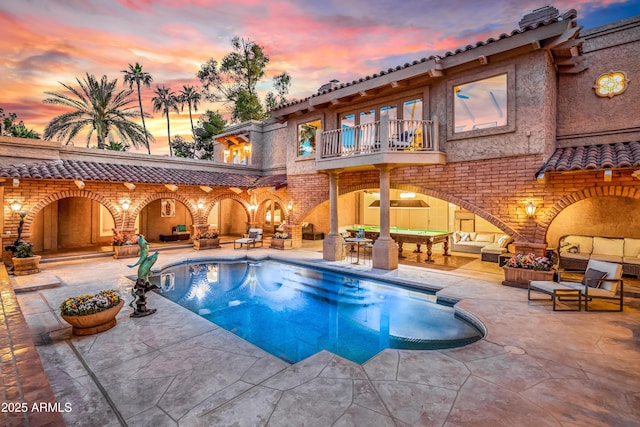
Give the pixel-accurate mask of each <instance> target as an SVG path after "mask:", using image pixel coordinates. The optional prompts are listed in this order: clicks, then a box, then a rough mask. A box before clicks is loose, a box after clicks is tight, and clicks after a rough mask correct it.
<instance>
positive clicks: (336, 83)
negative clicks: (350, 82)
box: [318, 79, 340, 93]
mask: <svg viewBox="0 0 640 427" xmlns="http://www.w3.org/2000/svg"><path fill="white" fill-rule="evenodd" d="M338 86H340V81H338V80H336V79H333V80H329V83H325V84H323V85H322V86H320V89H318V93H322V92H324V91H328V90H333V89H337V88H338Z"/></svg>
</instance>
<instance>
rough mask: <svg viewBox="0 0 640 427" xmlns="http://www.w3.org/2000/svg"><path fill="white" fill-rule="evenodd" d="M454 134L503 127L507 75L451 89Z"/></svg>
mask: <svg viewBox="0 0 640 427" xmlns="http://www.w3.org/2000/svg"><path fill="white" fill-rule="evenodd" d="M452 90H453V107H454V108H453V115H454V133H460V132H469V131H474V130H479V129H487V128H494V127H499V126H506V125H507V74H506V73H505V74H499V75H497V76H493V77H489V78H486V79H482V80H477V81H475V82H471V83H466V84H461V85H456V86H453V88H452Z"/></svg>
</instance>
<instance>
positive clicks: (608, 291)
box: [528, 259, 624, 311]
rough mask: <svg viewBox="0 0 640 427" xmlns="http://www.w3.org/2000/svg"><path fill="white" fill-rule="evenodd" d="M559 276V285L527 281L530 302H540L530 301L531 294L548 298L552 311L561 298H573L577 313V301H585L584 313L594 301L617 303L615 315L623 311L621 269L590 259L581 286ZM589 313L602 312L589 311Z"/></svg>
mask: <svg viewBox="0 0 640 427" xmlns="http://www.w3.org/2000/svg"><path fill="white" fill-rule="evenodd" d="M558 276H559V277H558V282H551V281H534V280H531V281H529V287H528V299H529V301H533V300H537V299H538V300H539V299H540V298H532V297H531V292H532V291H533V292H538V293H543V294H547V295H550V296H551V299H552V300H553V309H554V310H556V298H557V299H559V300H561V299H562V298H565V299H573V298H575V300H576V301H578V310H579V309H580V300H581V299H584V309H585V310H587V311H589V302H590V301H592V300H594V299H606V300H614V301H618V302H619V305H618V309H617V310H616V311H622V310H623V302H624V282H623V280H622V265H620V264H616V263H613V262H605V261H597V260H593V259H592V260H589V263H588V264H587V270H586V271H585V273H584V278H583V279H582V282H572V281H567V280H562V279H561V277H560V273H559V275H558ZM577 291H579V292H577ZM591 311H604V310H594V309H591Z"/></svg>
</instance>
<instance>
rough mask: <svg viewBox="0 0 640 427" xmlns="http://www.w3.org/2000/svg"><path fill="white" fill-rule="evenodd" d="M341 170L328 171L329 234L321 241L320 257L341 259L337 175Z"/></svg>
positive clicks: (341, 241)
mask: <svg viewBox="0 0 640 427" xmlns="http://www.w3.org/2000/svg"><path fill="white" fill-rule="evenodd" d="M340 172H341V170H334V171H331V172H329V234H328V235H327V236H325V238H324V240H323V242H322V259H324V260H325V261H340V260H342V246H343V245H342V244H343V243H344V239H343V238H342V236H341V235H340V232H339V230H338V175H339V174H340Z"/></svg>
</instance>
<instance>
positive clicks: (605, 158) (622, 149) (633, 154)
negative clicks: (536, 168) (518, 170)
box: [540, 141, 640, 172]
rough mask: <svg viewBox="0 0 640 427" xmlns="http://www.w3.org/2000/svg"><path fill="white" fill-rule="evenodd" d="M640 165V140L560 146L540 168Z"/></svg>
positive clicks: (544, 170) (605, 167) (552, 169)
mask: <svg viewBox="0 0 640 427" xmlns="http://www.w3.org/2000/svg"><path fill="white" fill-rule="evenodd" d="M638 166H640V142H638V141H631V142H624V143H622V142H618V143H615V144H602V145H590V146H584V147H564V148H558V149H556V151H554V153H553V154H552V155H551V157H549V160H547V163H545V164H544V165H543V166H542V168H541V169H540V171H541V172H565V171H578V170H593V169H624V168H634V167H638Z"/></svg>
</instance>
